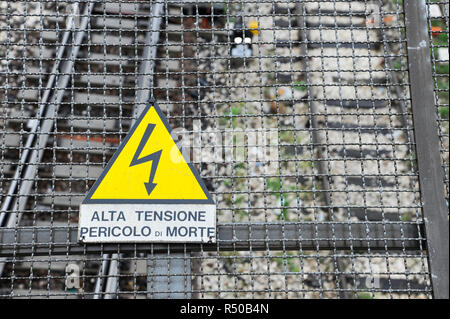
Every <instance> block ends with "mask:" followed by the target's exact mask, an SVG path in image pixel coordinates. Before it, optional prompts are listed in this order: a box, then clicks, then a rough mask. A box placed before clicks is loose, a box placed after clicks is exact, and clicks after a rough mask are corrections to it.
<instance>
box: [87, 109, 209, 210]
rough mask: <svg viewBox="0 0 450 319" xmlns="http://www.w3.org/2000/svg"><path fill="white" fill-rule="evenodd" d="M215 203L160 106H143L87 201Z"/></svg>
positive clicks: (101, 202)
mask: <svg viewBox="0 0 450 319" xmlns="http://www.w3.org/2000/svg"><path fill="white" fill-rule="evenodd" d="M114 203H116V204H119V203H130V204H147V203H148V204H183V203H189V204H213V203H214V202H213V201H212V198H211V196H210V194H209V193H208V190H207V189H206V187H205V185H204V183H203V181H202V180H201V178H200V176H199V175H198V173H197V172H196V170H195V168H194V167H193V165H192V164H191V163H188V162H187V161H186V160H185V158H184V157H183V155H182V153H181V151H180V149H179V148H178V146H177V143H176V141H175V140H174V139H173V138H172V136H171V129H170V127H169V124H168V122H167V119H166V118H165V116H164V114H163V113H162V111H161V109H160V108H159V107H158V106H157V105H156V103H152V104H151V105H149V106H147V108H146V109H145V110H144V112H142V114H141V116H140V117H139V119H138V120H137V121H136V123H135V124H134V126H133V127H132V129H131V130H130V132H129V133H128V135H127V136H126V137H125V139H124V141H123V142H122V144H121V145H120V146H119V148H118V150H117V151H116V153H115V154H114V156H113V157H112V159H111V160H110V161H109V163H108V165H107V166H106V168H105V169H104V171H103V173H102V174H101V176H100V177H99V178H98V180H97V181H96V183H95V184H94V186H93V187H92V188H91V190H90V191H89V193H88V195H87V196H86V198H85V200H84V201H83V204H114Z"/></svg>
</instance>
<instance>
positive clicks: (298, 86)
mask: <svg viewBox="0 0 450 319" xmlns="http://www.w3.org/2000/svg"><path fill="white" fill-rule="evenodd" d="M294 84H295V86H294V89H295V90H297V91H300V92H305V91H306V90H307V89H308V87H307V86H306V82H305V81H294Z"/></svg>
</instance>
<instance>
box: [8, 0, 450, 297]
mask: <svg viewBox="0 0 450 319" xmlns="http://www.w3.org/2000/svg"><path fill="white" fill-rule="evenodd" d="M436 4H437V5H438V6H439V8H440V9H441V11H442V13H441V18H439V17H438V18H436V17H435V18H432V17H431V16H430V7H431V5H436ZM239 19H242V20H243V24H244V25H249V22H250V21H257V22H258V26H259V29H258V32H257V33H256V32H255V33H254V34H253V35H252V39H251V41H252V44H251V49H252V56H251V57H248V58H244V59H242V58H238V57H233V56H232V50H233V48H234V47H236V42H235V41H234V39H235V37H237V36H240V34H239V32H237V31H236V29H235V28H234V25H235V24H236V22H237V21H238V20H239ZM433 19H434V20H433ZM436 19H438V20H442V23H443V25H444V26H445V28H444V29H443V30H441V31H438V33H439V32H440V33H439V34H446V35H447V39H448V1H440V2H430V1H427V2H425V1H418V2H405V4H404V7H403V5H402V4H400V3H399V2H398V1H388V0H386V1H381V0H379V1H378V0H377V1H340V0H330V1H300V0H298V1H283V0H267V1H250V0H248V1H247V0H242V1H225V0H224V1H212V2H210V1H201V0H192V1H181V0H170V1H162V0H161V1H160V0H158V1H140V0H135V1H123V0H114V1H113V0H111V1H109V0H108V1H87V0H79V1H59V0H49V1H46V2H39V1H33V0H28V1H23V2H16V1H4V2H2V3H1V7H0V56H1V57H2V63H1V64H0V74H1V76H0V103H1V104H2V109H1V111H0V125H1V132H2V133H1V134H2V135H1V136H0V145H1V149H0V180H1V181H0V185H1V187H0V189H1V190H2V193H1V194H0V195H1V201H2V206H1V207H2V210H1V211H0V222H1V223H2V224H1V225H0V226H1V227H0V257H1V258H2V259H1V260H0V261H1V264H0V265H2V266H1V267H2V271H1V272H0V298H3V297H5V298H8V297H13V298H34V297H46V298H51V297H63V298H146V297H147V298H205V297H221V298H222V297H231V298H239V297H252V298H261V297H269V298H272V297H286V298H394V297H401V298H431V297H434V298H445V297H447V298H448V240H446V238H448V215H447V210H446V203H445V199H447V200H448V177H445V176H447V175H448V174H443V172H442V171H444V173H445V172H447V171H448V117H447V118H445V117H442V116H441V115H442V113H439V111H440V110H442V109H443V108H445V107H447V112H448V74H447V75H446V77H445V75H442V74H441V73H440V70H441V69H442V68H445V61H442V60H440V58H439V57H438V56H437V55H436V52H437V50H435V49H438V48H440V47H445V44H442V43H441V42H439V44H435V41H434V40H433V39H434V38H433V37H434V33H433V31H432V30H431V27H433V26H434V23H435V22H434V21H435V20H436ZM434 32H435V33H436V31H434ZM242 36H244V34H242ZM446 45H447V48H448V42H447V44H446ZM430 48H431V49H432V54H431V56H430V50H429V49H430ZM447 68H448V62H447ZM445 81H446V82H445ZM445 83H447V88H445ZM443 85H444V86H443ZM433 92H434V93H435V94H434V96H433ZM445 93H447V95H445ZM150 99H155V100H156V101H157V102H158V104H159V105H160V107H161V108H162V109H163V111H164V112H165V113H166V115H167V118H168V119H169V122H170V124H171V126H172V127H173V128H177V129H179V132H180V135H181V136H183V141H185V140H190V141H191V142H192V143H191V144H190V145H188V146H189V147H190V150H191V154H190V155H191V161H192V162H193V164H194V165H195V166H196V168H197V170H198V171H199V173H200V175H201V176H202V178H203V179H204V181H205V183H206V185H207V187H208V189H209V191H210V192H211V193H212V194H213V196H214V200H215V202H216V204H217V225H218V227H217V232H218V236H217V238H218V241H217V243H216V244H202V245H194V244H170V245H168V244H120V245H102V244H93V245H81V244H79V243H78V242H77V226H76V222H77V217H78V216H77V214H78V208H77V206H78V203H79V201H80V199H81V198H82V197H83V196H84V194H85V193H86V192H87V190H88V189H89V187H90V186H91V185H92V183H93V182H94V181H95V179H96V177H98V175H99V174H100V173H101V170H102V168H103V167H104V166H105V165H106V163H107V161H108V160H109V158H110V157H111V155H112V153H113V152H114V150H115V149H116V148H117V146H118V144H119V143H120V141H121V140H122V139H123V138H124V136H125V135H126V133H127V131H128V129H129V127H130V125H131V124H132V123H133V121H134V120H135V119H136V118H137V116H138V114H139V113H140V110H141V109H142V107H143V106H145V105H146V103H148V102H149V100H150ZM47 101H49V102H47ZM436 107H438V109H437V110H438V113H437V112H436ZM45 109H50V111H42V110H45ZM442 112H445V111H442ZM436 114H438V116H437V117H436ZM447 114H448V113H447ZM447 116H448V115H447ZM36 119H37V120H36ZM218 133H219V134H218ZM262 133H270V134H273V136H275V139H274V140H270V141H268V140H267V139H266V138H265V135H261V134H262ZM258 134H259V135H258ZM261 136H263V137H262V138H261ZM258 139H259V140H258ZM268 148H271V149H273V150H274V153H275V157H272V158H270V160H267V159H266V158H264V157H262V156H261V152H262V151H261V150H264V151H266V150H267V149H268ZM29 153H30V154H34V155H32V156H31V157H30V154H29ZM230 154H231V155H233V156H229V155H230ZM255 154H256V155H255ZM239 156H241V157H239ZM30 159H31V160H30ZM441 168H442V169H441ZM446 247H447V249H446ZM445 252H447V254H445ZM67 266H72V268H73V266H76V267H75V269H78V270H79V272H78V273H77V276H78V277H77V278H78V279H79V280H80V286H79V287H75V288H73V287H71V286H68V284H67V281H66V279H67V278H68V277H67V276H68V273H67V269H66V267H67ZM72 268H71V269H72Z"/></svg>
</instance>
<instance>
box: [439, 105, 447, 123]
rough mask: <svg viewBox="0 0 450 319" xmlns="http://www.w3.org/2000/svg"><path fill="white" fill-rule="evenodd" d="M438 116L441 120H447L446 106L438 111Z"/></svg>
mask: <svg viewBox="0 0 450 319" xmlns="http://www.w3.org/2000/svg"><path fill="white" fill-rule="evenodd" d="M439 114H440V115H441V119H446V120H448V106H443V107H441V108H440V109H439Z"/></svg>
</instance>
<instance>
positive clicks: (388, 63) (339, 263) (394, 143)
mask: <svg viewBox="0 0 450 319" xmlns="http://www.w3.org/2000/svg"><path fill="white" fill-rule="evenodd" d="M297 8H298V9H299V10H302V11H301V12H299V13H300V14H303V15H304V18H303V19H301V21H299V22H300V23H302V25H300V27H301V28H303V30H304V32H303V34H302V35H303V37H302V39H303V40H304V41H305V44H304V45H303V47H302V49H303V52H304V54H305V56H307V57H308V58H307V59H305V61H304V66H305V71H306V72H305V74H306V79H305V80H306V83H308V84H309V96H310V101H309V109H310V112H311V114H313V116H314V119H312V120H311V123H310V124H311V127H312V128H313V129H314V134H315V135H314V144H315V145H316V147H317V150H318V152H317V154H316V156H317V157H316V159H317V161H318V166H319V173H320V175H321V176H322V183H323V185H324V189H325V193H324V202H325V204H326V207H327V210H328V218H329V221H331V222H347V223H350V222H351V221H354V222H358V221H362V222H382V223H383V224H389V223H391V222H400V221H408V220H411V221H413V220H418V219H420V216H419V214H418V211H417V204H416V203H419V198H418V197H417V196H418V193H417V190H416V187H417V186H416V184H415V183H416V182H417V181H415V180H414V168H413V167H414V164H413V152H412V151H411V149H412V147H411V146H412V145H413V143H414V141H413V139H412V134H411V132H410V131H411V127H412V123H411V117H410V114H411V111H410V109H409V110H408V109H407V108H406V106H405V101H406V100H407V99H408V93H407V91H406V90H405V88H404V86H403V87H402V85H403V83H405V82H404V81H402V80H399V79H398V74H399V72H397V71H396V70H395V69H394V68H393V64H394V63H393V61H394V60H395V59H397V60H401V59H402V52H405V51H404V50H405V43H401V42H400V43H399V44H398V46H399V48H396V53H392V52H393V51H391V47H392V42H391V41H392V40H391V39H390V38H389V36H390V35H389V33H388V34H386V33H385V32H386V30H383V32H382V31H381V29H380V28H381V26H382V25H384V28H385V29H388V30H389V28H392V29H395V27H390V26H392V25H394V24H392V23H390V22H391V21H392V20H393V19H395V18H398V16H395V8H393V7H392V6H386V7H380V6H379V5H377V4H374V3H367V2H364V1H350V2H327V1H321V2H317V3H305V4H304V5H300V6H298V7H297ZM389 9H391V10H389ZM386 10H387V11H388V13H386ZM403 80H405V79H403ZM400 82H401V84H399V83H400ZM400 88H403V91H402V90H401V89H400ZM349 226H350V224H349ZM349 230H350V231H351V227H350V228H349ZM367 236H369V234H367ZM368 252H369V253H370V245H368ZM403 253H405V251H403ZM335 254H336V255H339V254H338V252H337V251H335ZM355 257H357V255H356V256H355ZM355 260H356V259H355ZM402 263H403V264H402ZM380 264H383V268H385V269H384V271H385V272H386V273H387V276H381V279H382V281H385V283H386V285H385V287H384V288H383V287H381V289H385V293H386V295H389V297H392V292H391V288H389V287H393V284H392V283H393V282H394V281H395V282H396V284H398V282H402V280H399V279H398V278H395V275H394V276H391V275H390V274H389V273H390V272H391V271H392V272H395V270H396V269H405V268H406V269H408V267H411V266H410V265H409V263H408V261H407V258H405V257H404V258H398V259H392V260H391V259H390V258H389V255H388V254H387V255H386V257H385V259H384V260H383V261H382V262H381V263H379V262H378V263H377V262H373V261H371V259H370V258H369V259H368V262H367V263H364V262H360V261H356V262H355V261H354V260H353V259H351V260H350V261H345V258H342V259H341V258H335V266H336V271H337V273H345V272H353V273H358V272H360V271H363V269H370V270H371V271H372V270H373V269H374V268H378V267H379V266H380ZM403 267H404V268H403ZM419 277H420V276H412V277H411V278H414V279H415V280H419V281H420V280H421V278H419ZM411 278H408V277H406V278H405V279H403V284H404V285H406V286H407V288H408V290H409V289H410V288H412V287H411V283H410V280H411ZM357 281H358V279H357V276H354V277H353V278H351V277H343V276H338V279H337V280H336V285H337V286H338V287H339V286H340V287H341V288H342V289H344V295H343V296H344V297H347V298H348V297H358V294H357V292H356V291H355V290H354V292H353V294H350V293H347V292H345V290H348V289H349V288H350V287H357V286H358V284H357ZM386 286H387V287H386ZM394 289H395V288H394ZM412 290H414V289H412Z"/></svg>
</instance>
